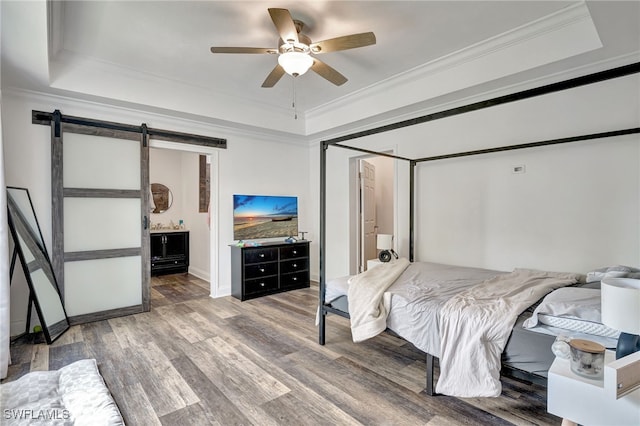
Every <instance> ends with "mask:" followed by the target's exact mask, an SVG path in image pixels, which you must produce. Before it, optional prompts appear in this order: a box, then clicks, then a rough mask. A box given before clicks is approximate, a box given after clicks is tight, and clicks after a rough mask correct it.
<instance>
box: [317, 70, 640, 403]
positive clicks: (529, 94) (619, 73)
mask: <svg viewBox="0 0 640 426" xmlns="http://www.w3.org/2000/svg"><path fill="white" fill-rule="evenodd" d="M639 72H640V63H633V64H629V65H625V66H621V67H618V68H614V69H610V70H606V71H602V72H597V73H594V74H589V75H585V76H582V77H577V78H573V79H569V80H565V81H562V82H558V83H553V84H548V85H545V86H541V87H537V88H533V89H529V90H524V91H520V92H517V93H513V94H509V95H505V96H499V97H496V98H493V99H489V100H484V101H480V102H476V103H472V104H468V105H464V106H460V107H456V108H451V109H447V110H444V111H440V112H436V113H432V114H428V115H424V116H420V117H417V118H412V119H408V120H404V121H400V122H396V123H393V124H389V125H384V126H380V127H375V128H372V129H369V130H364V131H359V132H355V133H351V134H347V135H344V136H340V137H336V138H333V139H329V140H325V141H322V142H321V146H320V236H319V237H320V238H319V264H320V269H319V309H318V328H319V336H318V337H319V344H321V345H324V344H325V335H326V315H327V314H330V313H331V314H336V315H339V316H342V317H345V318H350V315H349V312H348V311H347V308H346V304H344V305H342V306H340V305H334V304H332V303H331V301H327V300H326V294H327V293H326V292H327V280H326V247H327V244H326V234H327V232H326V231H327V223H326V212H327V150H328V149H329V148H330V147H339V148H343V149H347V150H352V151H359V152H362V153H365V154H371V155H376V156H384V157H389V158H392V159H395V160H400V161H404V162H408V163H409V183H408V185H409V193H408V197H409V200H408V202H409V206H408V209H409V218H408V219H409V223H408V229H409V235H408V242H409V257H408V260H409V261H410V262H414V242H415V241H414V238H415V236H414V233H415V198H416V188H415V182H414V180H415V173H416V170H415V169H416V167H417V166H418V165H420V164H423V163H429V162H433V161H438V160H444V159H449V158H456V157H466V156H477V155H484V154H489V153H495V152H501V151H510V150H521V149H527V148H534V147H543V146H548V145H557V144H566V143H573V142H578V141H587V140H593V139H599V138H610V137H615V136H622V135H630V134H636V133H640V127H634V128H626V129H620V130H614V131H606V132H601V133H591V134H583V135H577V136H571V137H564V138H559V139H549V140H542V141H537V142H530V143H523V144H517V145H508V146H499V147H493V148H487V149H479V150H472V151H465V152H456V153H451V154H447V155H437V156H431V157H424V158H406V157H402V156H397V155H394V154H390V153H387V152H377V151H375V150H370V149H367V148H362V147H356V146H349V145H345V142H347V141H350V140H354V139H358V138H362V137H366V136H370V135H374V134H377V133H383V132H388V131H392V130H396V129H400V128H403V127H408V126H413V125H417V124H421V123H426V122H429V121H434V120H439V119H442V118H446V117H451V116H454V115H459V114H464V113H467V112H472V111H477V110H480V109H484V108H490V107H493V106H496V105H501V104H506V103H509V102H516V101H520V100H524V99H528V98H533V97H536V96H540V95H546V94H550V93H554V92H559V91H563V90H568V89H573V88H577V87H580V86H585V85H590V84H594V83H598V82H603V81H606V80H610V79H615V78H620V77H624V76H628V75H631V74H637V73H639ZM344 299H345V301H346V296H344ZM520 322H521V319H519V321H518V323H520ZM514 334H515V333H512V337H513V335H514ZM534 334H535V333H534ZM546 337H547V340H546V341H545V343H546V344H547V345H548V346H546V347H547V348H550V346H551V343H552V342H553V340H554V339H555V337H554V336H546ZM549 338H550V339H551V340H549ZM512 340H513V341H512ZM515 340H517V339H513V338H512V339H510V341H509V343H508V344H507V348H508V346H509V345H516V344H518V342H516V341H515ZM412 343H413V342H412ZM506 351H507V349H505V352H506ZM549 352H550V351H549ZM503 355H504V354H503ZM551 356H552V357H553V355H552V354H551ZM434 361H435V356H434V355H432V354H429V353H427V354H426V367H427V371H426V376H427V383H426V392H427V394H429V395H434V394H435V388H434ZM549 365H550V364H549ZM545 373H546V372H545ZM501 374H507V375H510V376H512V377H516V378H519V379H524V380H527V381H530V382H533V383H537V384H541V385H543V386H546V377H545V375H540V374H537V373H534V372H531V371H527V370H525V369H521V368H519V367H518V366H513V365H510V364H509V363H508V362H505V359H504V357H503V360H502V370H501Z"/></svg>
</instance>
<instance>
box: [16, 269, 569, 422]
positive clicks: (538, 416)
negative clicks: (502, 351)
mask: <svg viewBox="0 0 640 426" xmlns="http://www.w3.org/2000/svg"><path fill="white" fill-rule="evenodd" d="M316 308H317V287H316V286H312V287H311V288H310V289H303V290H295V291H290V292H287V293H282V294H279V295H273V296H268V297H263V298H259V299H255V300H251V301H246V302H240V301H238V300H236V299H234V298H232V297H223V298H219V299H212V298H209V297H208V284H207V283H206V282H203V281H201V280H199V279H197V278H194V277H193V276H190V275H186V274H179V275H171V276H164V277H154V278H153V279H152V309H151V312H148V313H143V314H137V315H131V316H127V317H122V318H115V319H110V320H108V321H99V322H94V323H90V324H83V325H79V326H74V327H72V328H71V329H70V330H69V331H67V332H66V333H65V334H64V335H63V336H62V337H60V338H59V339H58V340H57V341H56V342H55V343H54V344H52V345H50V346H47V345H44V344H36V345H33V344H28V343H25V342H22V343H16V344H14V345H13V346H12V350H11V355H12V358H13V362H14V364H13V365H12V366H10V367H9V377H8V379H6V380H15V379H16V378H18V377H20V376H22V375H23V374H26V373H27V372H29V371H33V370H47V369H57V368H60V367H62V366H64V365H66V364H69V363H71V362H73V361H76V360H79V359H83V358H95V359H96V360H97V362H98V367H99V368H100V371H101V373H102V375H103V377H104V380H105V382H106V384H107V386H108V387H109V389H110V391H111V393H112V395H113V397H114V399H115V401H116V403H117V404H118V406H119V408H120V411H121V412H122V415H123V417H124V419H125V421H126V423H127V424H128V425H157V424H165V425H178V424H189V425H207V424H212V425H233V424H242V425H249V424H254V425H261V426H262V425H351V424H364V425H377V424H385V425H427V424H428V425H510V424H516V425H533V424H538V425H552V424H553V425H559V424H560V419H559V418H557V417H555V416H551V415H549V414H547V413H546V409H545V407H546V391H545V389H544V388H540V387H537V386H534V385H529V384H526V383H521V382H518V381H515V380H510V379H503V394H502V396H501V397H499V398H469V399H458V398H453V397H446V396H436V397H430V396H427V395H426V394H425V393H424V391H423V389H424V381H425V360H424V355H423V354H422V353H421V352H420V351H418V350H416V349H415V348H413V347H412V345H410V344H409V343H407V342H405V341H403V340H401V339H398V338H395V337H393V336H391V335H389V334H386V333H384V334H382V335H380V336H378V337H376V338H374V339H371V340H369V341H367V342H365V343H358V344H354V343H353V342H352V341H351V334H350V331H349V323H348V321H347V320H345V319H344V318H340V317H336V316H330V317H329V318H328V321H327V330H328V332H327V344H326V345H325V346H320V345H318V343H317V338H318V337H317V334H318V333H317V328H316V327H315V324H314V322H315V312H316Z"/></svg>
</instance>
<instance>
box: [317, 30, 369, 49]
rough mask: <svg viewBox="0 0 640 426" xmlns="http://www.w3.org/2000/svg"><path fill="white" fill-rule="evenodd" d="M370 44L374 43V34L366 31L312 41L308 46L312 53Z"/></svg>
mask: <svg viewBox="0 0 640 426" xmlns="http://www.w3.org/2000/svg"><path fill="white" fill-rule="evenodd" d="M372 44H376V36H375V34H374V33H372V32H368V33H360V34H351V35H347V36H342V37H336V38H330V39H328V40H323V41H319V42H317V43H312V44H311V46H309V47H310V48H311V51H312V52H313V53H327V52H335V51H337V50H347V49H355V48H356V47H364V46H370V45H372Z"/></svg>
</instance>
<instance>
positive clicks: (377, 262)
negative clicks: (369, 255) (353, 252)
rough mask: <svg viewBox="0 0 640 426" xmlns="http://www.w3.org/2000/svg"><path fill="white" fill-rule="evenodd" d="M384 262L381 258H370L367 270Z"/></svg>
mask: <svg viewBox="0 0 640 426" xmlns="http://www.w3.org/2000/svg"><path fill="white" fill-rule="evenodd" d="M381 263H382V262H380V260H378V259H369V260H367V271H368V270H369V269H371V268H375V267H376V266H378V265H380V264H381Z"/></svg>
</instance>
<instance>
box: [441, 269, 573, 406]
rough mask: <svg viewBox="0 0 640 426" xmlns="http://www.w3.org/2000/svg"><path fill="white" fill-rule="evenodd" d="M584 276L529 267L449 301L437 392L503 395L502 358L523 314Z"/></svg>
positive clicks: (445, 307)
mask: <svg viewBox="0 0 640 426" xmlns="http://www.w3.org/2000/svg"><path fill="white" fill-rule="evenodd" d="M578 279H579V275H577V274H568V273H554V272H545V271H535V270H528V269H516V270H514V271H513V272H512V273H509V274H504V275H498V276H496V277H494V278H492V279H489V280H486V281H484V282H483V283H481V284H478V285H475V286H473V287H471V288H468V289H467V290H464V291H462V292H461V293H459V294H456V295H455V296H453V297H452V298H450V299H449V300H448V301H447V302H446V303H445V304H444V305H443V306H442V308H441V309H440V312H439V325H440V377H439V378H438V383H437V385H436V392H438V393H442V394H445V395H451V396H459V397H477V396H499V395H500V393H501V391H502V385H501V383H500V368H501V364H500V356H501V354H502V351H503V350H504V347H505V345H506V344H507V340H508V338H509V335H510V334H511V330H512V328H513V325H514V324H515V322H516V319H517V317H518V315H519V314H520V313H521V312H522V311H524V310H525V309H526V308H527V307H528V306H530V305H532V304H533V303H535V302H536V301H537V300H539V299H540V298H541V297H543V296H544V295H545V294H547V293H549V292H550V291H552V290H554V289H556V288H560V287H564V286H566V285H570V284H573V283H575V282H577V281H578Z"/></svg>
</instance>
